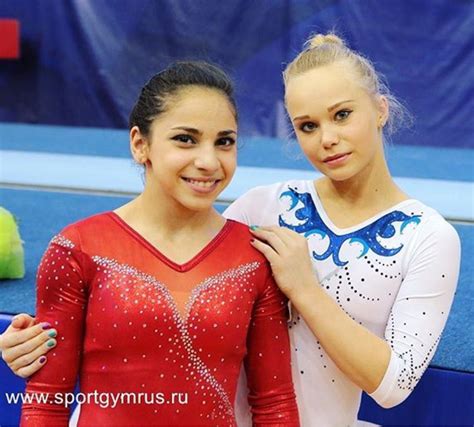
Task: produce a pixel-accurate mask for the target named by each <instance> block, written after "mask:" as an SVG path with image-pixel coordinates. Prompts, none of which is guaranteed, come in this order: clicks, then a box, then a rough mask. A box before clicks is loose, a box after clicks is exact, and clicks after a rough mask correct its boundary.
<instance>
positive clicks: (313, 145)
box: [297, 134, 319, 160]
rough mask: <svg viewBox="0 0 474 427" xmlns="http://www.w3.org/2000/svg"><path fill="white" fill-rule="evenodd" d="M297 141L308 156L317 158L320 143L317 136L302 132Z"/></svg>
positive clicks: (312, 158)
mask: <svg viewBox="0 0 474 427" xmlns="http://www.w3.org/2000/svg"><path fill="white" fill-rule="evenodd" d="M297 141H298V145H299V146H300V148H301V151H303V153H304V154H305V155H306V157H308V158H309V159H311V160H317V158H318V147H319V143H318V141H317V139H316V137H315V136H313V137H311V136H310V135H301V134H300V135H298V136H297Z"/></svg>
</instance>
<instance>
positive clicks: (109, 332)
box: [22, 214, 298, 426]
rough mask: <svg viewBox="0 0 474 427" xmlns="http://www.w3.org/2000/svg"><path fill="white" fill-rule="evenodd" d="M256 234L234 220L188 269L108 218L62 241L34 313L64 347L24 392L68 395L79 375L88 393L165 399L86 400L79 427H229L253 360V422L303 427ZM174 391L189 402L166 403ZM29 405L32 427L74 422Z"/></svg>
mask: <svg viewBox="0 0 474 427" xmlns="http://www.w3.org/2000/svg"><path fill="white" fill-rule="evenodd" d="M84 229H85V230H86V231H83V230H84ZM81 233H83V234H81ZM74 236H77V238H76V237H74ZM79 236H80V238H79ZM97 236H100V238H98V237H97ZM224 236H225V237H224ZM250 237H251V235H250V233H249V231H248V229H247V227H245V226H243V225H242V224H238V223H235V222H233V224H230V225H229V226H228V231H227V234H224V235H223V236H222V238H220V239H216V240H215V241H216V243H215V244H213V246H209V247H206V248H205V250H203V251H202V254H203V255H201V253H200V254H198V256H200V257H201V259H199V262H194V263H193V264H190V265H192V267H189V269H188V271H186V269H185V268H180V266H179V265H177V264H174V265H173V264H172V263H169V262H165V261H164V260H162V258H161V257H159V256H156V255H155V254H154V253H153V251H150V249H149V247H148V246H146V245H144V244H142V243H141V241H140V239H139V238H137V236H135V235H130V232H129V231H126V232H124V230H123V229H122V228H120V227H118V226H117V225H116V221H112V220H111V219H110V216H107V214H104V215H99V216H97V217H92V218H91V219H88V220H85V222H84V223H79V224H78V225H73V226H70V227H69V228H67V229H66V230H65V233H64V234H63V233H61V234H60V235H57V236H55V237H54V238H53V239H52V241H51V244H50V245H49V247H48V249H47V251H46V252H45V255H44V256H43V259H42V262H41V265H40V268H39V271H38V305H37V316H38V319H40V320H41V321H48V322H50V323H51V324H52V325H53V326H54V327H56V328H57V329H58V333H59V334H58V338H57V339H58V346H57V348H55V349H54V350H53V351H51V352H50V353H49V356H48V364H47V365H46V366H45V368H44V369H42V370H41V371H40V372H39V373H38V374H37V375H36V376H35V378H34V379H33V380H32V381H30V382H29V383H28V387H27V390H28V391H29V392H41V393H55V392H57V391H64V390H71V391H72V390H73V388H74V385H75V383H76V376H77V373H79V375H80V384H81V392H82V393H85V394H87V393H92V392H95V391H97V392H98V393H109V394H110V393H112V394H117V393H134V394H137V393H138V394H140V393H142V394H143V393H145V394H146V395H147V396H148V399H150V396H151V395H152V394H153V393H162V394H164V395H165V396H167V397H168V399H167V400H166V401H165V404H161V406H153V405H145V404H143V403H141V404H140V403H136V404H135V403H134V404H118V405H116V406H115V407H113V408H111V407H107V408H104V407H98V406H97V404H94V403H89V402H88V403H87V404H84V405H82V406H81V418H80V420H79V426H81V425H91V423H92V424H94V423H100V424H101V425H117V424H120V423H122V424H123V423H124V422H126V423H128V424H127V425H135V424H134V423H136V421H137V419H138V418H137V414H140V415H139V420H140V425H190V424H193V425H196V426H197V425H222V426H234V425H235V415H234V407H233V406H234V405H233V403H234V398H235V392H236V385H237V379H238V374H239V371H240V367H241V365H242V362H243V360H244V358H245V357H246V360H247V362H246V366H247V368H248V372H249V373H250V375H251V381H250V382H249V387H250V390H252V389H255V391H254V392H253V393H251V395H250V396H249V399H251V400H252V405H253V407H254V410H255V416H254V417H255V422H256V423H259V422H262V423H267V424H269V423H270V424H271V423H272V422H273V421H274V420H276V419H278V420H283V422H286V423H287V425H288V426H297V425H298V413H297V407H296V402H295V396H294V390H293V385H292V382H291V367H290V351H289V342H288V336H287V330H286V326H285V320H286V319H285V309H284V305H283V302H284V298H283V296H282V295H281V293H280V292H279V291H278V288H277V287H276V285H275V284H274V283H273V281H272V280H271V275H270V272H269V268H268V265H267V264H266V263H265V262H264V259H263V257H262V256H261V255H260V254H259V253H258V252H257V251H255V250H254V249H253V248H252V247H251V245H250V244H249V240H250ZM211 243H212V242H211ZM231 251H234V253H235V255H234V257H229V256H228V254H229V253H230V252H231ZM175 265H176V266H177V267H175ZM285 336H286V340H285ZM262 360H265V362H266V364H265V366H263V367H262V366H261V362H262ZM59 366H60V367H61V368H59ZM79 367H80V371H79V372H78V369H79ZM274 390H279V391H280V393H281V394H275V393H274ZM173 393H180V394H181V395H182V394H185V395H186V396H187V397H186V399H185V400H186V404H185V405H180V404H178V403H176V402H173V401H171V399H169V397H170V396H171V395H172V394H173ZM137 405H138V406H137ZM25 406H26V407H25V408H24V417H23V418H22V422H24V423H25V424H24V425H25V426H30V425H31V426H35V425H36V424H35V423H36V422H40V420H44V421H46V420H48V419H49V417H50V411H51V410H53V411H54V412H55V416H57V417H58V420H59V418H61V420H63V419H64V425H67V418H68V408H63V407H60V406H59V407H55V408H53V407H52V406H50V405H46V406H44V407H43V406H41V405H33V406H29V405H25ZM260 407H261V408H262V409H260ZM272 408H274V409H272Z"/></svg>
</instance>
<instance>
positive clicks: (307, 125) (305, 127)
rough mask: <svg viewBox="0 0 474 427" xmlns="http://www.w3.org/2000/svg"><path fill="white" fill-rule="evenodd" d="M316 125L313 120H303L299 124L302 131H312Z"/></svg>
mask: <svg viewBox="0 0 474 427" xmlns="http://www.w3.org/2000/svg"><path fill="white" fill-rule="evenodd" d="M317 127H318V126H317V125H316V123H313V122H304V123H302V124H301V126H300V130H301V131H302V132H307V133H308V132H313V131H314V130H316V128H317Z"/></svg>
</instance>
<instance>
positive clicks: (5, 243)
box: [0, 207, 25, 279]
mask: <svg viewBox="0 0 474 427" xmlns="http://www.w3.org/2000/svg"><path fill="white" fill-rule="evenodd" d="M22 243H23V242H22V240H21V238H20V233H19V232H18V227H17V225H16V222H15V218H13V215H12V214H11V213H10V212H8V211H7V210H6V209H4V208H2V207H0V279H21V278H22V277H24V276H25V262H24V252H23V246H22Z"/></svg>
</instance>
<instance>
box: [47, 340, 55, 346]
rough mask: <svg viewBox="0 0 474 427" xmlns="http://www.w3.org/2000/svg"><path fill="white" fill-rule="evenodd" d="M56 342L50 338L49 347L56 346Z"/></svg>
mask: <svg viewBox="0 0 474 427" xmlns="http://www.w3.org/2000/svg"><path fill="white" fill-rule="evenodd" d="M55 344H56V343H55V342H54V340H49V341H48V342H47V343H46V345H47V346H48V347H49V348H51V347H54V346H55Z"/></svg>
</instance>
